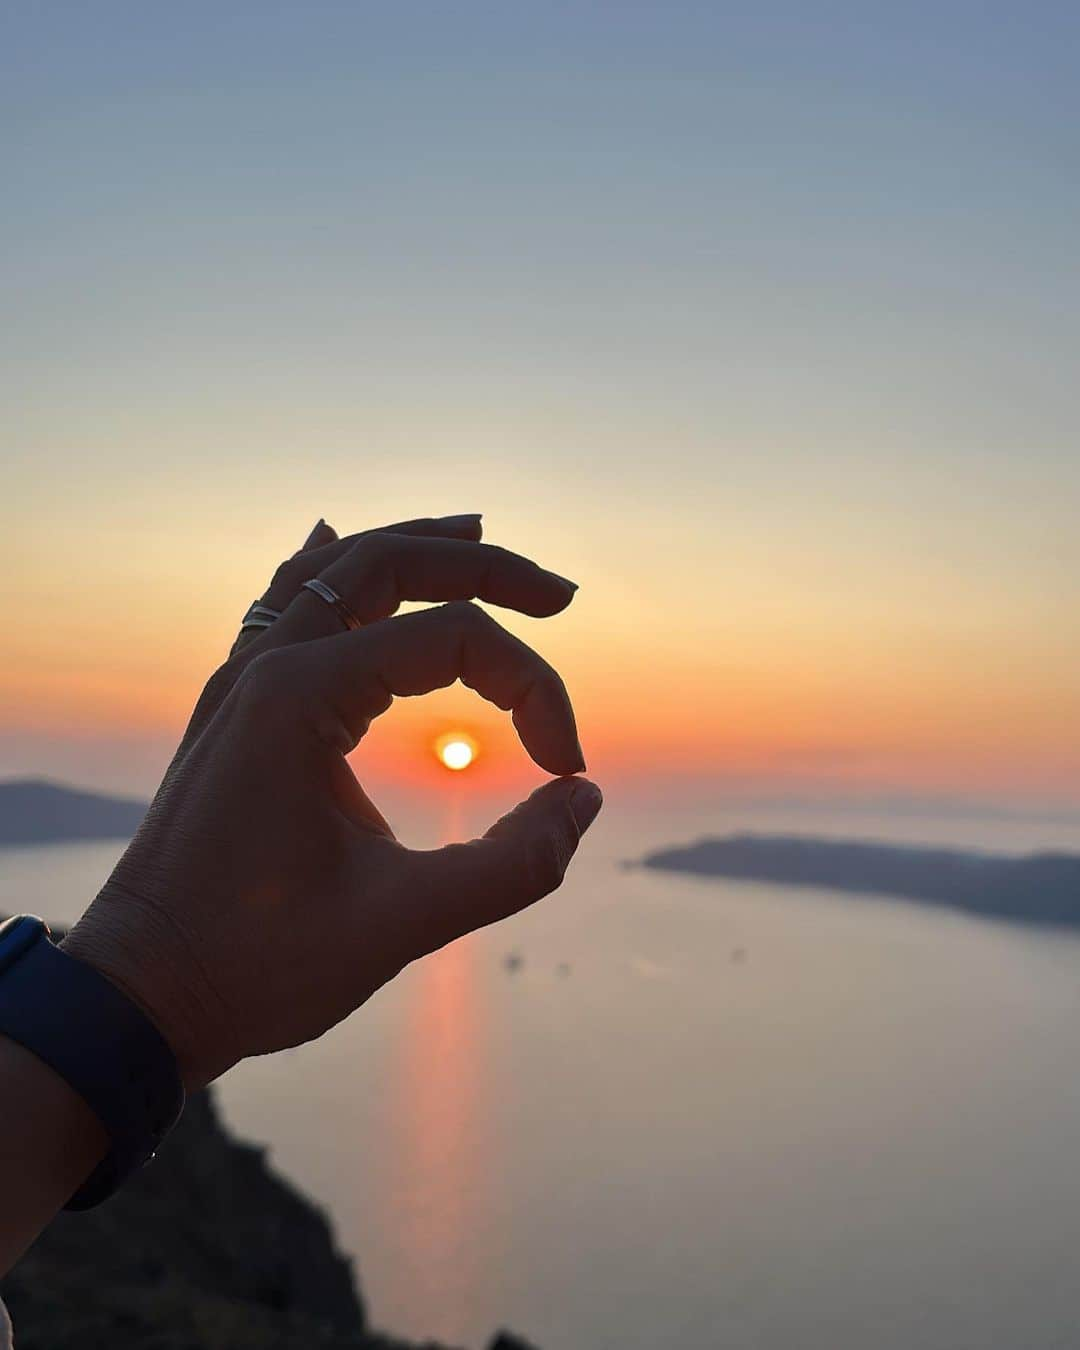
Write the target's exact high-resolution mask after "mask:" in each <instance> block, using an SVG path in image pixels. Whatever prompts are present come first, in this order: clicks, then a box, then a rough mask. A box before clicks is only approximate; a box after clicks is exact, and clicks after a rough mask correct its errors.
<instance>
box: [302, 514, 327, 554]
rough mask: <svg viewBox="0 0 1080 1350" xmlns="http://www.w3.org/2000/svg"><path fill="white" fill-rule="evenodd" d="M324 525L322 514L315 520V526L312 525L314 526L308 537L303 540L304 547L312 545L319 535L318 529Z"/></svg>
mask: <svg viewBox="0 0 1080 1350" xmlns="http://www.w3.org/2000/svg"><path fill="white" fill-rule="evenodd" d="M325 525H326V521H325V520H323V518H322V516H320V517H319V519H318V520H317V521H316V522H315V526H314V528H313V529H312V531H311V533H310V534H309V535H308V537H307V538H306V539H305V540H304V547H305V548H310V547H311V546H312V544H313V543H314V542H315V540H316V539H317V538H318V537H319V531H320V530H321V529H323V528H324V526H325Z"/></svg>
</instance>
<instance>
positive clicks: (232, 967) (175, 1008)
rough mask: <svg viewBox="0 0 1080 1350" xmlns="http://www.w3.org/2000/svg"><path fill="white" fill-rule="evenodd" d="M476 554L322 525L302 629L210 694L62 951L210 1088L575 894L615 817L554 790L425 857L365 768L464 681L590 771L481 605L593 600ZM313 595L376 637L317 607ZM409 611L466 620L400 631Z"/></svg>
mask: <svg viewBox="0 0 1080 1350" xmlns="http://www.w3.org/2000/svg"><path fill="white" fill-rule="evenodd" d="M320 526H321V522H320ZM479 537H480V525H479V517H450V518H445V519H443V520H434V521H415V522H407V523H405V524H403V525H399V526H391V527H387V529H385V530H380V531H371V532H368V533H365V534H362V535H355V536H351V537H349V538H346V539H343V540H338V539H337V538H336V537H335V536H334V534H333V531H332V530H329V527H322V528H321V529H320V528H319V527H317V530H316V531H315V532H313V536H312V538H311V539H309V541H308V545H306V546H305V549H304V550H302V551H301V552H300V553H299V554H297V555H296V556H295V557H294V558H293V559H291V560H290V561H289V562H287V563H285V564H283V565H282V567H281V568H279V569H278V572H277V573H276V574H275V578H274V580H273V582H272V583H271V587H270V589H269V590H268V592H267V593H266V596H265V597H264V601H265V603H267V604H270V605H272V606H273V607H274V608H278V609H281V610H283V611H284V612H283V614H282V617H281V618H280V619H278V620H277V621H276V622H275V623H274V624H273V626H272V627H270V628H268V629H265V630H263V631H262V632H261V633H260V634H258V635H257V636H256V637H255V638H254V640H251V641H247V642H244V643H238V644H237V645H236V647H234V649H233V653H232V654H231V655H230V657H229V659H228V660H227V661H226V663H225V664H224V665H223V666H222V667H221V668H220V669H219V670H218V671H217V672H216V673H215V674H214V675H213V676H212V677H211V679H210V681H209V683H208V685H207V687H206V689H205V691H204V693H203V695H202V697H201V699H200V700H199V703H198V705H197V707H196V709H195V712H194V714H193V716H192V720H191V724H190V726H189V728H188V731H187V732H186V734H185V736H184V739H183V741H182V742H181V745H180V748H179V750H178V751H177V755H176V758H175V759H174V761H173V763H172V764H171V766H170V768H169V770H168V772H167V774H166V776H165V779H164V781H163V782H162V785H161V787H160V789H159V790H158V793H157V795H156V796H155V798H154V801H153V803H152V805H151V807H150V810H149V812H148V813H147V816H146V819H145V821H144V822H143V825H142V826H141V828H140V830H139V832H138V834H137V835H136V837H135V839H134V840H133V841H132V843H131V845H130V846H129V848H128V849H127V851H126V852H125V854H124V856H123V858H122V859H121V860H120V862H119V863H118V865H117V867H116V870H115V871H114V873H113V875H112V876H111V877H110V879H109V881H108V882H107V883H106V885H105V887H104V888H103V890H102V892H101V894H100V895H99V896H98V897H97V899H96V900H95V901H94V903H93V904H92V905H91V907H90V908H89V910H88V911H87V912H86V914H85V915H84V916H83V918H82V919H81V920H80V921H79V923H78V924H77V925H76V926H75V928H74V929H73V930H72V931H71V933H70V934H69V935H68V937H67V938H66V939H65V942H64V946H65V948H66V950H67V951H68V952H69V953H70V954H71V955H72V956H75V957H77V958H79V959H81V960H84V961H88V962H89V963H90V964H92V965H94V966H96V967H97V968H98V969H99V970H100V971H102V973H103V974H105V975H106V976H108V978H109V979H111V980H112V981H113V982H114V983H115V984H117V985H118V986H119V987H120V988H121V989H123V990H124V992H125V993H127V994H128V996H129V997H131V998H132V999H133V1000H134V1001H135V1002H137V1003H138V1004H139V1005H140V1006H142V1007H143V1009H144V1010H145V1011H146V1012H147V1013H148V1014H149V1016H150V1017H151V1018H152V1019H153V1021H154V1022H155V1023H156V1024H157V1026H158V1028H159V1030H160V1031H161V1032H162V1034H163V1035H164V1037H165V1039H166V1040H167V1041H168V1042H169V1044H170V1046H171V1047H172V1049H173V1052H174V1053H175V1055H176V1057H177V1062H178V1064H179V1066H180V1071H181V1074H182V1075H183V1077H184V1080H185V1084H186V1085H187V1086H188V1087H189V1088H193V1087H198V1086H201V1085H203V1084H205V1083H207V1082H209V1081H210V1080H211V1079H213V1078H216V1077H217V1076H218V1075H219V1074H221V1073H223V1072H224V1071H225V1070H226V1069H227V1068H229V1067H230V1066H231V1065H232V1064H234V1063H236V1062H237V1061H238V1060H239V1059H242V1058H243V1057H245V1056H247V1055H254V1054H263V1053H267V1052H269V1051H273V1050H279V1049H283V1048H285V1047H286V1046H292V1045H297V1044H300V1043H301V1042H303V1041H307V1040H311V1039H313V1038H315V1037H317V1036H319V1035H321V1034H322V1032H324V1031H325V1030H327V1028H329V1027H331V1026H333V1025H334V1024H335V1023H336V1022H339V1021H340V1020H341V1019H342V1018H344V1017H346V1016H347V1015H348V1014H349V1013H350V1012H352V1011H353V1009H355V1008H357V1007H359V1006H360V1004H362V1003H363V1002H364V1001H365V1000H366V999H367V998H369V997H370V996H371V994H373V993H374V992H375V990H376V989H378V988H379V987H380V986H381V985H383V984H385V983H386V981H387V980H389V979H391V978H392V977H393V976H394V975H395V974H397V973H398V971H400V970H401V969H402V968H403V967H404V966H405V965H406V964H408V963H409V962H410V961H412V960H415V959H416V958H417V957H419V956H422V955H424V954H425V953H427V952H431V951H434V950H435V949H436V948H438V947H441V946H443V945H445V944H446V943H447V942H450V941H452V940H453V939H455V938H457V937H460V936H462V935H463V934H465V933H467V932H470V931H471V930H473V929H475V928H478V927H481V926H483V925H485V924H488V923H492V922H494V921H496V920H498V919H500V918H503V917H505V916H507V915H509V914H512V913H515V912H516V911H518V910H520V909H522V908H524V907H525V906H526V905H529V904H532V903H533V902H534V901H536V900H538V899H540V898H541V897H542V896H544V895H547V894H548V893H549V892H550V891H552V890H554V889H555V888H556V887H557V886H558V885H559V884H560V882H561V881H562V878H563V874H564V872H565V871H566V868H567V866H568V864H569V861H570V858H571V857H572V856H573V853H574V851H575V849H576V848H577V845H578V842H579V839H580V837H581V834H582V833H583V832H584V830H585V829H587V828H588V826H589V824H590V823H591V822H592V820H593V819H594V817H595V816H596V814H597V812H598V810H599V808H600V804H601V795H600V791H599V789H598V788H597V787H596V786H595V785H594V784H592V783H590V782H588V781H587V780H585V779H582V778H576V777H565V776H564V777H559V778H557V779H556V780H555V781H553V782H550V783H547V784H545V785H544V786H543V787H541V788H539V789H538V790H537V791H536V792H534V793H533V794H532V796H531V797H529V798H528V799H527V800H526V801H524V802H522V803H521V804H520V805H519V806H518V807H517V808H516V809H515V810H514V811H512V812H511V813H510V814H509V815H507V816H504V817H503V818H502V819H501V820H500V821H498V822H497V823H496V824H495V825H494V826H493V827H492V828H491V829H490V830H489V831H488V833H487V834H486V835H485V836H484V837H483V838H482V839H478V840H473V841H472V842H470V843H467V844H451V845H449V846H448V847H445V848H440V849H435V850H430V851H416V850H411V849H407V848H405V847H403V846H402V845H401V844H400V843H399V842H398V841H397V840H396V839H395V838H394V835H393V832H392V831H391V829H390V827H389V825H388V824H387V823H386V821H385V820H384V819H383V817H382V816H381V815H380V813H379V812H378V810H377V809H376V808H375V806H374V805H373V804H372V802H371V801H370V799H369V798H368V796H367V795H366V793H365V792H364V790H363V789H362V788H361V786H360V784H359V783H358V782H357V780H356V778H355V776H354V774H353V772H352V769H351V768H350V767H349V765H348V763H347V762H346V759H345V756H346V755H347V754H348V753H349V752H350V751H351V750H352V749H353V748H354V747H355V746H356V744H357V743H358V742H359V740H360V739H361V738H362V737H363V735H364V733H365V732H366V731H367V728H368V725H369V724H370V722H371V720H372V719H373V718H375V717H377V716H378V715H379V714H380V713H382V712H384V711H385V710H386V709H387V708H388V707H389V705H390V703H391V702H392V699H393V697H394V696H399V695H400V696H408V695H415V694H422V693H426V692H428V691H430V690H433V689H437V688H441V687H444V686H446V685H449V684H452V683H453V682H454V681H455V680H457V679H461V680H462V682H463V683H465V684H466V685H468V686H470V687H471V688H474V689H475V690H476V691H477V692H478V693H480V694H481V695H483V697H485V698H487V699H489V700H490V701H491V702H493V703H495V704H497V705H498V706H499V707H501V708H504V709H509V710H512V712H513V720H514V724H515V726H516V728H517V730H518V734H519V736H520V737H521V741H522V743H523V745H524V746H525V748H526V749H527V750H528V752H529V753H530V755H531V756H532V758H533V759H534V760H535V761H536V762H537V763H538V764H539V765H540V766H541V767H542V768H544V769H546V770H548V771H549V772H550V773H552V774H558V775H572V774H576V773H578V772H579V771H581V770H583V769H584V767H585V764H584V759H583V757H582V753H581V747H580V745H579V743H578V739H577V732H576V729H575V725H574V716H573V711H572V709H571V706H570V701H569V698H568V696H567V693H566V689H565V687H564V685H563V682H562V680H561V679H560V678H559V676H558V675H557V674H556V672H555V671H554V670H553V669H552V668H551V667H550V666H548V665H547V664H546V663H545V662H544V661H543V660H542V659H541V658H540V657H539V656H538V655H537V654H536V653H535V652H533V651H532V650H531V649H530V648H529V647H527V646H526V645H525V644H524V643H522V642H520V641H518V639H517V638H515V637H513V636H512V635H511V634H510V633H508V632H507V631H506V630H505V629H503V628H501V627H500V626H499V625H498V624H497V623H496V622H495V621H494V620H493V619H491V618H490V617H489V616H488V615H487V614H486V613H485V612H484V611H483V610H481V609H479V608H478V607H476V606H475V605H472V604H470V603H468V601H469V600H471V599H472V598H478V599H481V600H485V601H488V602H490V603H492V604H496V605H502V606H507V607H510V608H513V609H517V610H519V611H521V612H522V613H525V614H530V615H533V616H537V617H540V616H546V615H552V614H557V613H558V612H559V611H561V610H562V609H564V608H565V607H566V606H567V605H568V604H569V603H570V600H571V598H572V596H573V593H574V590H575V589H576V588H575V587H574V585H573V583H571V582H567V581H566V580H564V579H563V578H561V577H559V576H557V575H556V574H555V573H552V572H548V571H545V570H543V569H542V568H540V567H538V566H537V565H536V564H535V563H533V562H530V561H529V560H528V559H525V558H522V557H520V556H518V555H516V554H513V553H509V552H507V551H505V550H503V549H500V548H492V547H490V546H487V545H484V544H481V543H480V542H479ZM314 576H319V577H320V578H321V579H323V580H324V581H325V582H326V583H327V584H329V585H330V586H332V587H333V588H334V589H335V590H336V591H337V592H339V593H340V594H341V595H342V596H343V597H344V599H345V601H346V603H347V604H348V605H349V607H350V608H351V609H352V611H353V612H354V613H355V614H356V616H357V617H358V618H359V619H360V620H361V623H362V626H361V627H360V628H358V629H355V630H353V631H345V630H344V629H343V625H342V621H341V619H340V618H339V617H338V615H337V613H336V612H335V610H334V609H333V608H332V607H331V606H330V605H328V604H327V603H325V601H323V600H321V599H320V598H319V597H317V596H316V595H314V594H312V593H311V592H310V591H308V590H306V589H304V588H303V582H304V581H305V580H308V579H309V578H311V577H314ZM406 600H431V601H448V602H450V603H447V604H443V605H440V606H438V607H435V608H431V609H426V610H423V611H419V612H416V613H411V614H407V615H399V616H396V617H391V616H393V615H394V612H395V610H396V609H397V608H398V606H399V604H400V603H402V602H403V601H406Z"/></svg>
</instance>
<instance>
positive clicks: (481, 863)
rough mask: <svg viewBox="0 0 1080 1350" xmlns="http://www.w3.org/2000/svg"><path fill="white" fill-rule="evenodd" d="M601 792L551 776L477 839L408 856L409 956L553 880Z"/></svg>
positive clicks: (583, 781)
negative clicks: (411, 885) (411, 867)
mask: <svg viewBox="0 0 1080 1350" xmlns="http://www.w3.org/2000/svg"><path fill="white" fill-rule="evenodd" d="M603 800H604V798H603V794H602V793H601V791H600V789H599V788H598V787H597V786H596V784H595V783H592V782H590V781H589V780H588V779H587V778H557V779H555V780H554V781H553V782H550V783H545V784H544V786H543V787H540V788H537V790H536V791H535V792H534V793H533V794H532V796H531V797H528V798H526V800H525V801H523V802H521V803H520V804H519V805H518V806H515V807H514V809H513V810H512V811H511V812H510V813H509V814H508V815H505V816H503V817H502V819H501V820H498V821H496V822H495V824H494V825H493V826H492V827H491V829H490V830H488V832H487V834H485V835H484V837H483V838H482V839H474V840H472V841H471V842H470V843H467V844H449V845H447V847H445V848H439V849H433V850H432V851H431V852H428V853H414V854H413V855H412V856H413V859H414V861H415V864H416V874H415V878H414V879H415V883H416V884H415V889H414V891H413V896H414V899H413V902H412V905H411V906H410V908H411V909H414V916H413V917H414V918H415V924H416V927H415V938H416V944H415V945H416V946H417V948H418V950H417V951H416V956H422V955H423V954H424V953H426V952H431V951H435V950H436V948H438V947H443V946H445V945H446V943H448V942H453V940H454V939H455V938H459V937H462V936H464V934H466V933H471V932H472V931H473V930H474V929H476V928H483V927H485V925H487V924H489V923H495V922H497V921H498V920H499V919H505V918H507V917H508V916H509V915H511V914H516V913H517V912H518V911H519V910H522V909H525V908H526V907H527V906H528V905H532V904H535V902H536V901H537V900H541V899H543V897H544V896H545V895H550V894H551V892H552V891H554V890H556V889H557V888H558V887H559V886H560V885H561V884H562V879H563V877H564V876H565V875H566V869H567V868H568V867H569V865H570V859H571V858H572V857H573V856H574V853H575V852H576V850H577V846H578V844H579V842H580V841H581V836H582V835H583V834H584V833H585V831H586V830H587V829H588V828H589V826H590V825H591V824H592V822H593V821H594V820H595V819H596V817H597V815H598V813H599V811H600V807H601V805H602V804H603Z"/></svg>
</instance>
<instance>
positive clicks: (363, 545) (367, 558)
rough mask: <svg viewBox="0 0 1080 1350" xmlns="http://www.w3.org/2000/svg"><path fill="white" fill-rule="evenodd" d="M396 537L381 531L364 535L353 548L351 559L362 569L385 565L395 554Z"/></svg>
mask: <svg viewBox="0 0 1080 1350" xmlns="http://www.w3.org/2000/svg"><path fill="white" fill-rule="evenodd" d="M396 537H397V536H395V535H392V534H384V533H382V532H381V531H379V530H373V531H372V532H371V533H369V534H362V535H361V536H360V538H359V539H358V540H357V541H356V543H355V544H354V545H353V546H352V551H351V557H352V560H353V562H354V564H356V565H357V566H359V567H360V568H362V569H367V568H369V567H378V566H380V565H382V564H384V563H385V562H386V561H387V559H388V558H389V557H390V556H391V553H392V552H393V549H394V544H395V539H396Z"/></svg>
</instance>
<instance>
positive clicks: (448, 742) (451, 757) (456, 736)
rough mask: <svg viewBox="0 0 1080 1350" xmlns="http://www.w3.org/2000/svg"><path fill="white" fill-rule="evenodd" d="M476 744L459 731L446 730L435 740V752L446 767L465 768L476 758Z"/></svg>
mask: <svg viewBox="0 0 1080 1350" xmlns="http://www.w3.org/2000/svg"><path fill="white" fill-rule="evenodd" d="M477 748H478V747H477V744H476V742H475V741H474V740H473V738H472V737H471V736H468V735H466V734H465V733H464V732H461V731H452V732H448V733H447V734H446V735H445V736H440V737H439V739H438V740H437V741H436V742H435V753H436V755H437V756H438V757H439V759H440V760H441V762H442V763H443V764H445V765H446V767H447V768H448V769H453V770H454V771H455V772H459V771H460V770H462V769H467V768H468V767H469V765H470V764H471V763H472V762H473V760H474V759H475V758H476V752H477Z"/></svg>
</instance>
